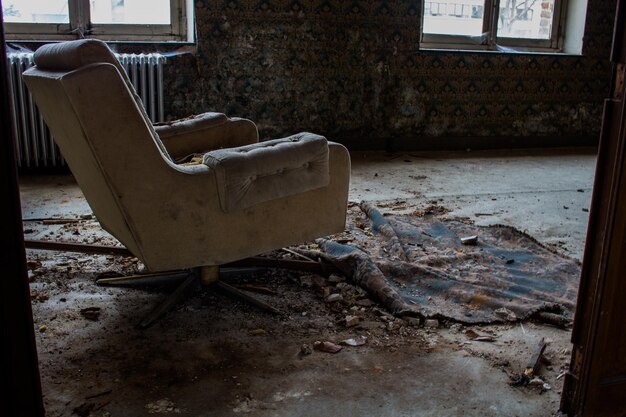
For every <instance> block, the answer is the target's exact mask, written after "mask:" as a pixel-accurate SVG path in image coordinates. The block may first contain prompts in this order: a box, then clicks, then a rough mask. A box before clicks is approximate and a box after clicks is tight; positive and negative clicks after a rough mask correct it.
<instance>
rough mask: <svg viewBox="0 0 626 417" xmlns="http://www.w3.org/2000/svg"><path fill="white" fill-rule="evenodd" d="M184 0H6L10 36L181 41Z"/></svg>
mask: <svg viewBox="0 0 626 417" xmlns="http://www.w3.org/2000/svg"><path fill="white" fill-rule="evenodd" d="M188 2H189V1H188V0H47V1H33V0H6V1H3V3H2V8H3V15H4V23H5V31H6V33H7V37H8V38H10V39H24V40H37V39H72V38H82V37H98V38H101V39H105V40H127V41H134V40H149V41H187V40H189V39H188V32H190V31H188V29H187V28H188V20H189V19H188V16H187V12H191V10H190V9H192V8H191V7H188V5H187V3H188Z"/></svg>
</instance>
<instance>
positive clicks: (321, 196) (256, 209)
mask: <svg viewBox="0 0 626 417" xmlns="http://www.w3.org/2000/svg"><path fill="white" fill-rule="evenodd" d="M68 45H69V46H68ZM92 48H93V49H92ZM96 50H97V51H99V52H94V51H96ZM85 51H87V52H85ZM99 53H100V54H102V55H98V54H99ZM111 57H113V59H114V55H112V54H111V52H110V50H109V49H108V47H107V46H106V44H104V43H101V42H99V41H94V40H86V41H73V42H68V43H65V44H58V45H50V46H42V47H41V48H39V50H38V51H37V53H36V54H35V63H36V66H35V67H33V68H30V69H29V70H27V71H26V72H25V73H24V79H25V81H26V83H27V85H28V88H29V90H30V92H31V93H32V95H33V98H34V100H35V102H36V103H37V105H38V107H39V109H40V110H41V112H42V115H43V117H44V119H45V121H46V123H47V125H48V127H49V128H50V130H51V132H52V135H53V136H54V139H55V141H56V142H57V144H58V145H59V147H60V149H61V152H62V154H63V156H64V158H65V160H66V161H67V163H68V166H69V168H70V169H71V171H72V173H73V174H74V177H75V178H76V181H77V182H78V184H79V186H80V187H81V190H82V191H83V193H84V195H85V197H86V199H87V201H88V203H89V205H90V206H91V208H92V209H93V211H94V214H95V215H96V217H97V218H98V221H99V222H100V223H101V224H102V226H103V227H104V228H105V229H106V230H107V231H109V232H110V233H111V234H112V235H113V236H115V237H116V238H117V239H119V240H120V241H121V242H122V243H123V244H124V245H125V246H126V247H127V248H128V249H129V250H130V251H131V252H132V253H133V254H134V255H135V256H137V257H138V258H139V259H140V260H141V261H142V262H143V263H144V264H145V265H146V267H147V268H148V269H149V270H151V271H164V270H174V269H182V268H191V267H195V266H204V265H220V264H224V263H227V262H231V261H235V260H238V259H243V258H246V257H249V256H254V255H257V254H259V253H263V252H267V251H270V250H273V249H276V248H281V247H284V246H287V245H291V244H295V243H300V242H303V241H306V240H310V239H314V238H316V237H320V236H325V235H329V234H332V233H337V232H341V231H343V229H344V226H345V215H346V206H347V194H348V184H349V176H350V158H349V155H348V153H347V151H346V149H345V148H344V147H343V146H341V145H339V144H336V143H332V142H328V143H327V147H328V153H327V157H328V174H326V175H327V179H328V181H327V185H320V186H318V187H317V188H313V189H310V190H309V191H302V192H297V193H295V194H293V195H289V196H284V197H279V198H276V199H270V200H267V201H263V202H258V203H255V204H252V205H250V206H248V207H247V208H242V209H238V210H236V209H235V210H231V211H224V210H223V209H222V204H221V201H220V197H219V190H218V183H219V180H218V175H217V171H216V169H214V168H212V167H210V166H207V165H204V164H198V165H195V166H182V165H179V164H176V163H174V162H173V158H171V157H170V156H174V155H175V154H177V156H178V155H184V154H191V153H205V152H210V151H215V150H218V149H220V148H224V149H225V148H228V147H231V146H232V145H235V146H240V145H250V144H254V143H257V142H258V135H257V130H256V126H255V125H254V123H252V122H250V121H248V120H244V119H234V118H228V117H226V116H224V115H220V114H217V115H215V114H213V115H211V114H209V115H207V116H201V117H200V118H194V119H192V120H191V121H184V120H183V121H179V122H174V123H171V124H170V125H168V126H166V127H157V129H158V132H159V134H157V130H156V129H155V128H153V126H152V123H151V122H150V120H149V119H148V118H147V116H146V114H145V111H144V110H143V108H142V106H141V102H140V101H139V100H137V99H136V94H135V91H134V89H133V87H132V85H129V83H127V80H126V77H125V75H124V73H123V72H121V71H120V68H119V65H118V64H116V61H114V60H113V59H112V58H111ZM196 119H198V120H196ZM159 135H162V137H159ZM239 135H241V136H239ZM318 140H319V139H315V140H314V141H313V142H314V143H318V142H316V141H318ZM261 144H263V142H261ZM318 145H321V142H319V143H318ZM302 146H305V147H306V146H309V143H308V141H304V144H303V145H302ZM316 149H317V148H316ZM288 152H291V149H289V150H288ZM268 158H269V156H268ZM290 158H291V156H290V157H287V158H283V157H282V155H281V156H276V159H277V160H278V161H279V162H278V163H279V165H280V164H284V161H285V160H287V159H290ZM226 160H228V161H230V159H228V158H226V159H225V161H226ZM268 164H269V162H268ZM246 201H248V200H246Z"/></svg>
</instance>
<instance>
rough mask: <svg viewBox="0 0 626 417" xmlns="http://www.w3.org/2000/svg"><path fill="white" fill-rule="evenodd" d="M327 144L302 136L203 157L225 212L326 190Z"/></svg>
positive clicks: (302, 134) (222, 151) (319, 138)
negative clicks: (315, 190)
mask: <svg viewBox="0 0 626 417" xmlns="http://www.w3.org/2000/svg"><path fill="white" fill-rule="evenodd" d="M328 159H329V158H328V142H327V141H326V138H324V137H323V136H318V135H314V134H312V133H300V134H297V135H293V136H289V137H287V138H283V139H276V140H269V141H264V142H260V143H256V144H253V145H247V146H240V147H238V148H231V149H221V150H217V151H212V152H208V153H206V154H205V155H204V160H203V163H204V164H205V165H206V166H208V167H209V168H211V169H212V170H213V171H214V172H215V178H216V181H217V190H218V195H219V200H220V206H221V207H222V210H223V211H225V212H232V211H235V210H241V209H245V208H248V207H251V206H253V205H255V204H259V203H263V202H266V201H269V200H274V199H278V198H282V197H288V196H291V195H295V194H299V193H303V192H305V191H310V190H314V189H316V188H321V187H325V186H327V185H328V183H329V181H330V174H329V166H328Z"/></svg>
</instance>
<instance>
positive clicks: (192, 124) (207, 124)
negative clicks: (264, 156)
mask: <svg viewBox="0 0 626 417" xmlns="http://www.w3.org/2000/svg"><path fill="white" fill-rule="evenodd" d="M154 128H155V130H156V133H157V134H158V135H159V138H160V139H161V141H162V142H163V143H164V144H165V147H166V148H167V150H168V152H169V153H170V155H171V156H172V158H173V159H174V160H175V161H178V160H185V159H188V158H189V157H190V156H191V155H193V154H196V153H198V152H199V151H200V152H203V151H207V150H209V149H222V148H233V147H237V146H242V145H249V144H251V143H257V142H258V141H259V134H258V132H257V128H256V125H255V124H254V123H253V122H251V121H250V120H246V119H240V118H236V117H231V118H229V117H226V115H224V114H222V113H212V112H208V113H203V114H199V115H195V116H190V117H187V118H185V119H181V120H175V121H172V122H165V123H156V124H155V125H154Z"/></svg>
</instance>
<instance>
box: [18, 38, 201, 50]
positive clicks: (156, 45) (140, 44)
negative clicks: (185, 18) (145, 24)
mask: <svg viewBox="0 0 626 417" xmlns="http://www.w3.org/2000/svg"><path fill="white" fill-rule="evenodd" d="M54 42H63V40H32V41H31V40H9V39H7V41H6V43H7V46H8V49H14V50H16V51H19V50H25V49H28V50H32V51H35V50H37V49H38V48H39V47H40V46H42V45H45V44H48V43H54ZM105 42H106V43H107V44H108V45H113V46H114V48H113V49H114V50H115V52H118V53H163V54H185V53H191V54H195V53H196V52H197V45H196V43H195V42H158V41H157V42H149V41H105Z"/></svg>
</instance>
